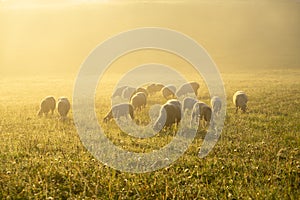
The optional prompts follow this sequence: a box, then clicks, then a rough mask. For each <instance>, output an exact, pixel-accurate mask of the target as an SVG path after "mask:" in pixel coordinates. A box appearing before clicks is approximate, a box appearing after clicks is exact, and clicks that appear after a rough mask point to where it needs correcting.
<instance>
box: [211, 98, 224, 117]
mask: <svg viewBox="0 0 300 200" xmlns="http://www.w3.org/2000/svg"><path fill="white" fill-rule="evenodd" d="M210 104H211V107H212V111H213V113H215V114H219V113H220V111H221V108H222V100H221V98H220V97H218V96H213V98H211V100H210Z"/></svg>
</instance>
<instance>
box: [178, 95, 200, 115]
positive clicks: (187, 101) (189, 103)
mask: <svg viewBox="0 0 300 200" xmlns="http://www.w3.org/2000/svg"><path fill="white" fill-rule="evenodd" d="M197 102H198V100H197V99H195V98H192V97H186V98H184V99H183V106H182V110H183V112H185V110H193V107H194V105H195V103H197Z"/></svg>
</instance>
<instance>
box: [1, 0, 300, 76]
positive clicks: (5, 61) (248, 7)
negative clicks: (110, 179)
mask: <svg viewBox="0 0 300 200" xmlns="http://www.w3.org/2000/svg"><path fill="white" fill-rule="evenodd" d="M0 6H1V7H0V35H1V37H0V76H2V77H3V76H13V75H16V76H24V75H28V76H29V75H47V74H61V75H76V74H77V73H78V70H79V68H80V65H81V64H82V63H83V61H84V60H85V59H86V57H87V56H88V54H89V53H90V52H91V51H92V50H93V49H94V48H95V47H96V46H97V45H99V44H100V43H101V42H103V41H105V40H106V39H108V38H110V37H111V36H113V35H115V34H118V33H120V32H124V31H126V30H130V29H134V28H139V27H144V26H148V27H149V26H155V27H162V28H170V29H174V30H176V31H179V32H182V33H183V34H186V35H188V36H190V37H192V38H193V39H195V40H196V41H197V42H198V43H199V44H200V45H202V46H203V47H204V48H205V49H206V50H207V52H208V53H209V54H210V56H211V57H212V59H213V60H214V61H215V62H216V64H217V66H218V67H219V69H220V71H221V72H226V71H234V70H254V69H258V70H260V69H264V70H268V69H278V68H280V69H288V68H299V67H300V37H299V36H300V1H297V0H273V1H267V0H262V1H259V0H249V1H247V0H228V1H220V0H210V1H209V0H203V1H202V0H199V1H114V0H111V1H84V0H81V1H80V0H78V1H75V0H74V1H72V0H69V1H50V0H48V1H47V0H46V1H43V3H40V2H39V1H17V0H6V1H1V3H0ZM159 54H160V53H159ZM147 56H148V58H147V59H146V60H153V61H154V62H160V59H161V56H158V57H156V56H155V53H151V54H149V55H145V57H147ZM140 57H141V56H140V54H139V56H136V59H137V60H138V59H140V61H141V62H144V61H145V60H143V59H141V58H140ZM131 58H132V59H135V58H134V57H131ZM123 64H124V63H123ZM141 64H142V63H141ZM119 67H122V63H120V65H119ZM117 68H118V67H116V69H117Z"/></svg>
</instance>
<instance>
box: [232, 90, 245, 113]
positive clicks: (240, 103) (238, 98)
mask: <svg viewBox="0 0 300 200" xmlns="http://www.w3.org/2000/svg"><path fill="white" fill-rule="evenodd" d="M232 100H233V104H234V105H235V107H236V109H235V113H237V112H238V109H239V108H240V109H241V110H242V111H243V112H244V113H245V112H246V110H247V102H248V96H247V95H246V93H245V92H243V91H237V92H236V93H234V95H233V98H232Z"/></svg>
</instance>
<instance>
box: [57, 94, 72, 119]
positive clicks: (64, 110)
mask: <svg viewBox="0 0 300 200" xmlns="http://www.w3.org/2000/svg"><path fill="white" fill-rule="evenodd" d="M70 108H71V105H70V101H69V100H68V98H66V97H60V98H58V100H57V110H58V113H59V115H60V117H61V119H65V118H66V117H67V114H68V112H69V110H70Z"/></svg>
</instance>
